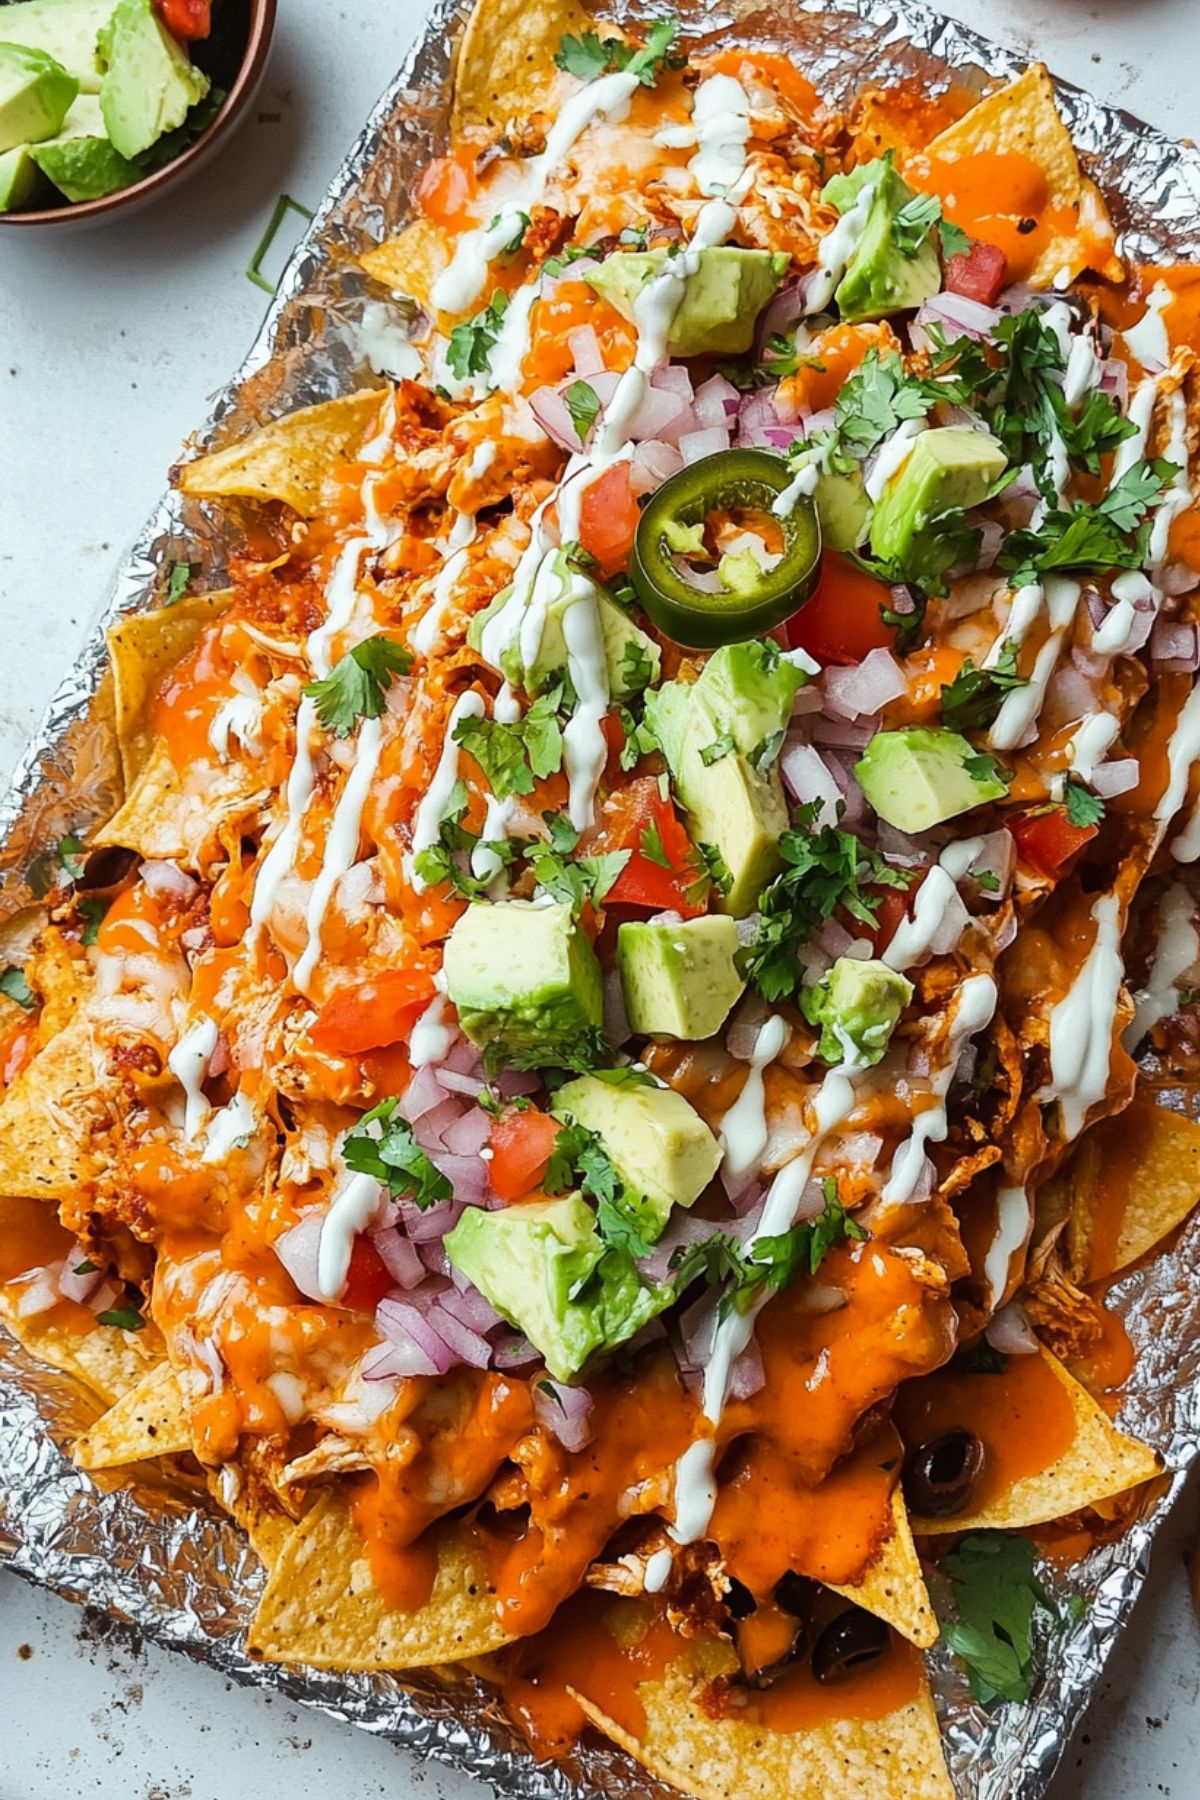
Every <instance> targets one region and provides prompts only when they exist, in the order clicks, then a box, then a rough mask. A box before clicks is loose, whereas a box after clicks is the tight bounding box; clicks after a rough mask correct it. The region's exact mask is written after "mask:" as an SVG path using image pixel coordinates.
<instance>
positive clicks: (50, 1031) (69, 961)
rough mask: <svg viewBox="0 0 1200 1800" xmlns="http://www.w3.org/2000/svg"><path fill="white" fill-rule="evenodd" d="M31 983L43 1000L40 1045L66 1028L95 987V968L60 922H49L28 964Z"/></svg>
mask: <svg viewBox="0 0 1200 1800" xmlns="http://www.w3.org/2000/svg"><path fill="white" fill-rule="evenodd" d="M25 974H26V978H27V979H28V981H29V985H30V987H31V988H32V989H33V991H34V993H35V994H36V995H37V996H38V998H39V999H40V1000H41V1002H42V1010H41V1012H40V1013H39V1014H38V1022H37V1042H38V1048H39V1049H44V1048H45V1046H46V1045H47V1044H48V1043H49V1042H50V1041H51V1039H52V1038H56V1037H57V1036H58V1034H59V1032H60V1031H65V1030H66V1028H67V1026H68V1025H69V1024H70V1022H71V1019H72V1017H73V1016H74V1013H75V1009H76V1007H77V1006H78V1005H79V1003H80V1002H81V1001H82V1000H84V999H85V998H86V997H87V995H88V994H89V993H90V992H91V989H92V980H93V978H92V971H91V968H90V966H89V964H88V960H87V957H86V955H85V954H84V952H83V950H82V948H81V947H80V945H79V944H78V943H77V942H74V941H73V940H72V939H70V938H67V937H64V936H63V934H62V932H61V931H60V930H59V929H58V927H57V925H48V926H47V927H46V929H45V931H43V932H42V934H41V936H40V937H39V938H38V940H37V942H36V943H35V945H34V947H33V955H32V956H31V957H30V959H29V961H28V962H27V963H26V965H25Z"/></svg>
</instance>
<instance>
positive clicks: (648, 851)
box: [638, 819, 674, 872]
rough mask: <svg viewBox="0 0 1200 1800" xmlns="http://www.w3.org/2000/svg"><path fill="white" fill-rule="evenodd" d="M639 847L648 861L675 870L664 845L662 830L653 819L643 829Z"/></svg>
mask: <svg viewBox="0 0 1200 1800" xmlns="http://www.w3.org/2000/svg"><path fill="white" fill-rule="evenodd" d="M638 849H639V850H640V851H641V853H642V855H643V856H644V857H645V858H646V861H647V862H652V863H657V864H658V866H659V868H660V869H667V870H669V871H671V872H673V871H674V864H673V863H672V861H671V859H670V857H669V856H668V855H667V852H666V850H665V848H664V846H663V841H662V832H661V831H660V830H659V829H658V826H657V824H656V823H655V821H654V820H653V819H651V821H650V823H649V824H648V825H647V826H645V828H644V829H643V831H642V835H641V838H640V839H639V840H638Z"/></svg>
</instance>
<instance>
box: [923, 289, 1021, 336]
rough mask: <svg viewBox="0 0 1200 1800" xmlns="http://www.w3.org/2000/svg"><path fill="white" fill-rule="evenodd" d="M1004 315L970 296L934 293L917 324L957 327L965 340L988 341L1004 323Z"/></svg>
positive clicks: (995, 308)
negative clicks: (990, 334) (992, 333)
mask: <svg viewBox="0 0 1200 1800" xmlns="http://www.w3.org/2000/svg"><path fill="white" fill-rule="evenodd" d="M1000 318H1001V314H1000V311H999V309H998V308H997V307H995V306H984V305H983V303H982V302H981V301H979V300H971V299H968V297H967V296H966V294H947V293H942V294H934V295H933V296H932V298H931V299H929V300H926V301H925V303H924V305H923V306H922V307H921V308H920V310H919V311H918V313H917V324H918V325H928V324H929V323H930V322H931V321H932V322H933V323H934V324H937V325H953V326H954V327H955V329H956V330H958V331H960V332H961V333H962V335H963V336H964V337H969V338H975V339H976V340H978V339H979V338H985V337H987V336H988V335H989V333H990V332H992V331H994V330H995V328H996V326H997V325H998V324H999V323H1000Z"/></svg>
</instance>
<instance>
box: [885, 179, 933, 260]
mask: <svg viewBox="0 0 1200 1800" xmlns="http://www.w3.org/2000/svg"><path fill="white" fill-rule="evenodd" d="M941 216H942V206H941V202H940V200H938V198H937V196H936V195H935V194H914V195H913V197H912V199H911V200H909V201H907V202H906V204H905V205H904V206H902V207H901V208H900V211H899V212H898V213H897V214H896V216H895V218H894V219H893V220H892V241H893V243H894V244H895V246H896V248H897V250H899V252H900V254H901V256H915V255H916V254H917V251H918V250H920V248H921V247H922V245H923V244H924V243H925V240H926V238H928V236H929V234H930V232H931V231H932V230H933V228H934V226H935V225H937V224H938V223H939V221H940V219H941Z"/></svg>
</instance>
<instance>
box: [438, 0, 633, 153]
mask: <svg viewBox="0 0 1200 1800" xmlns="http://www.w3.org/2000/svg"><path fill="white" fill-rule="evenodd" d="M585 31H594V32H596V33H597V34H598V35H599V36H601V37H619V36H620V35H621V34H620V32H619V31H618V30H617V29H616V27H615V26H613V25H612V24H610V23H606V22H604V21H602V20H596V19H593V18H592V16H591V14H590V13H588V12H587V11H586V9H585V8H584V7H583V6H581V5H580V4H579V0H546V3H545V4H544V5H542V6H530V5H529V4H528V0H478V4H477V5H476V7H475V10H474V12H473V13H472V14H471V17H470V19H469V20H468V21H467V29H466V31H465V32H464V33H463V38H462V42H461V44H460V45H459V48H458V59H457V61H456V63H455V69H454V97H453V102H452V105H451V112H450V131H451V135H452V136H454V137H457V136H458V135H459V133H461V132H463V131H467V130H469V129H470V128H471V127H472V126H484V127H486V128H487V129H489V130H491V131H499V130H501V129H502V127H503V126H504V125H505V124H506V123H507V122H508V120H509V119H523V118H528V116H529V115H530V113H533V112H537V111H538V110H539V109H540V108H542V107H544V106H545V104H546V99H547V95H548V92H549V89H550V87H551V85H552V83H553V81H554V77H555V67H554V54H555V52H556V51H557V49H558V46H559V44H560V43H561V41H562V39H563V38H564V37H566V36H567V35H568V34H569V35H570V36H572V37H578V36H579V35H580V34H581V33H582V32H585Z"/></svg>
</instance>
